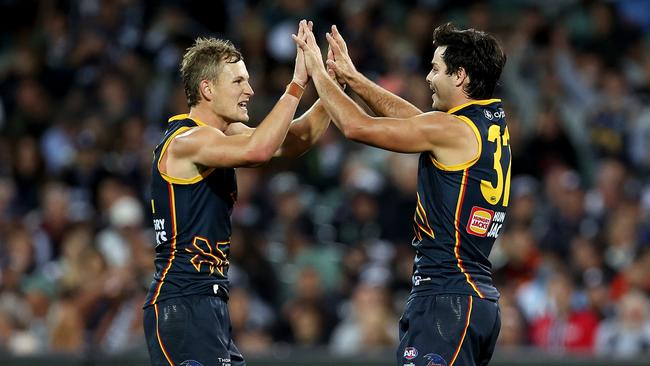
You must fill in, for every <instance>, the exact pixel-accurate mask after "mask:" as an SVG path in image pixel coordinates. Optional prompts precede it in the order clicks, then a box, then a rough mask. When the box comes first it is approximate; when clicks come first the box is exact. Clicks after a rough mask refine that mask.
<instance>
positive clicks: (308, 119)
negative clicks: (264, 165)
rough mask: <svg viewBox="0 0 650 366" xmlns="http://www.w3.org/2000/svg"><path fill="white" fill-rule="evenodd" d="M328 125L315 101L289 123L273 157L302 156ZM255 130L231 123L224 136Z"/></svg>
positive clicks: (327, 120) (321, 104)
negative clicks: (286, 131) (285, 134)
mask: <svg viewBox="0 0 650 366" xmlns="http://www.w3.org/2000/svg"><path fill="white" fill-rule="evenodd" d="M329 123H330V116H329V114H328V113H327V110H325V107H324V106H323V103H322V102H321V101H320V100H317V101H316V103H314V104H313V105H312V106H311V108H309V110H307V112H305V113H303V115H302V116H300V117H298V118H296V119H294V120H293V122H291V125H290V127H289V132H288V133H287V137H286V138H285V139H284V142H283V143H282V145H281V146H280V148H279V149H277V150H276V151H275V153H274V154H273V156H274V157H298V156H300V155H302V154H304V153H305V152H306V151H307V150H309V148H310V147H312V146H313V145H314V144H315V143H316V141H318V139H319V138H320V137H321V136H322V135H323V133H324V132H325V130H327V127H328V126H329ZM255 131H256V128H253V127H248V126H246V125H245V124H243V123H233V124H231V125H230V126H228V129H227V130H226V135H230V136H232V135H249V136H250V135H252V134H253V133H254V132H255Z"/></svg>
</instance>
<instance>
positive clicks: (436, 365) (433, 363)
mask: <svg viewBox="0 0 650 366" xmlns="http://www.w3.org/2000/svg"><path fill="white" fill-rule="evenodd" d="M424 359H425V360H429V363H427V366H447V361H445V359H444V358H442V356H440V355H437V354H435V353H427V354H426V355H424Z"/></svg>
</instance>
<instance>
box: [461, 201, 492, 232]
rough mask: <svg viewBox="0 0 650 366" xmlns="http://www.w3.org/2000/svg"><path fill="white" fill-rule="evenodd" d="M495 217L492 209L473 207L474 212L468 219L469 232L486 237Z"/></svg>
mask: <svg viewBox="0 0 650 366" xmlns="http://www.w3.org/2000/svg"><path fill="white" fill-rule="evenodd" d="M493 217H494V211H492V210H488V209H486V208H482V207H478V206H474V207H472V213H471V214H470V215H469V220H468V221H467V233H468V234H472V235H476V236H481V237H484V236H485V235H487V232H488V229H489V228H490V224H491V223H492V218H493Z"/></svg>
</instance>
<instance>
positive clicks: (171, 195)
mask: <svg viewBox="0 0 650 366" xmlns="http://www.w3.org/2000/svg"><path fill="white" fill-rule="evenodd" d="M167 187H168V188H169V211H170V213H171V216H172V248H171V254H170V256H169V261H168V262H167V266H166V267H165V270H164V271H163V273H162V277H161V278H160V283H158V287H157V288H156V294H155V295H154V297H153V299H151V303H152V304H155V303H156V301H158V295H160V290H161V289H162V285H163V283H164V282H165V276H167V272H169V268H171V266H172V262H173V261H174V257H175V253H176V200H175V198H174V185H173V184H171V183H167Z"/></svg>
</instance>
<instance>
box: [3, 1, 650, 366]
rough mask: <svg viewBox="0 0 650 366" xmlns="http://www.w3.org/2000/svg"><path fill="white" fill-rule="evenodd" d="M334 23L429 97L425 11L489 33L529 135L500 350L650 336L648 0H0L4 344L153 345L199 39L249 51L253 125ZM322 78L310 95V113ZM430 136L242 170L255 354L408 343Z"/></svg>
mask: <svg viewBox="0 0 650 366" xmlns="http://www.w3.org/2000/svg"><path fill="white" fill-rule="evenodd" d="M303 18H306V19H313V20H314V21H315V31H316V34H317V36H318V37H319V41H320V42H321V43H322V44H324V42H325V37H324V33H325V31H327V30H328V27H329V26H330V25H331V24H337V25H338V27H339V29H340V30H341V32H342V34H343V36H344V37H345V38H346V40H347V42H348V47H349V49H350V53H351V56H352V59H353V60H354V61H355V63H356V65H357V68H358V69H359V70H360V71H362V72H363V73H364V74H366V75H367V76H369V77H370V78H372V79H373V80H375V81H376V82H377V83H379V84H380V85H382V86H383V87H384V88H386V89H388V90H390V91H392V92H394V93H397V94H399V95H401V96H403V97H404V98H406V99H408V100H410V101H411V102H413V103H414V104H415V105H417V106H418V107H419V108H421V109H422V110H430V101H431V99H430V98H431V95H430V90H429V89H428V86H427V84H426V82H425V80H424V78H425V76H426V74H427V72H428V71H429V67H430V60H431V57H432V51H433V49H432V45H431V37H432V31H433V28H434V27H435V26H436V25H438V24H441V23H442V22H446V21H453V22H454V23H455V24H457V25H458V26H460V27H463V28H465V27H474V28H477V29H482V30H486V31H488V32H491V33H492V34H494V35H496V36H497V38H498V39H499V40H500V42H501V44H502V45H503V47H504V48H505V50H506V53H507V56H508V62H507V65H506V68H505V70H504V73H503V75H502V82H501V85H500V86H499V88H498V90H497V93H496V96H497V97H499V98H502V99H503V101H504V105H505V107H506V115H507V117H506V118H507V121H508V125H509V131H510V136H511V147H512V153H513V163H512V174H513V175H512V185H511V187H512V188H511V199H510V207H509V212H508V216H507V218H506V226H505V228H504V230H502V234H501V236H500V237H499V239H498V240H497V243H496V244H495V247H494V249H493V253H492V256H491V260H492V263H493V270H494V277H495V281H496V284H497V287H498V288H499V290H500V291H501V294H502V297H501V311H502V322H503V326H502V329H501V335H500V339H499V346H498V348H497V352H502V351H505V350H508V349H517V348H519V347H533V348H535V349H539V350H541V351H545V352H550V353H553V354H557V353H571V354H576V353H579V354H590V355H603V356H614V357H635V356H639V355H641V354H643V353H650V297H649V294H650V225H649V224H650V181H649V180H648V179H647V178H648V176H649V173H650V103H649V101H650V2H647V1H643V0H626V1H623V0H621V1H590V0H555V1H544V2H539V1H532V0H513V1H508V0H492V1H469V0H462V1H461V0H457V1H452V0H408V1H379V0H353V1H336V0H276V1H260V0H257V1H255V0H232V1H226V0H223V1H199V0H192V1H152V0H149V1H136V0H77V1H75V0H68V1H65V0H57V1H48V0H40V1H39V0H8V1H2V2H0V28H1V29H2V32H0V132H1V134H0V353H3V352H4V353H8V354H14V355H43V354H73V355H83V354H89V353H98V352H99V353H105V354H124V353H127V352H133V351H142V352H144V349H145V346H144V337H143V331H142V310H141V308H142V304H143V301H144V296H145V293H146V290H147V287H148V285H149V283H150V281H151V279H152V276H153V268H154V267H153V253H154V249H153V245H154V243H155V240H154V234H153V228H152V223H151V220H150V208H149V207H150V206H149V201H150V199H149V193H148V189H149V177H150V174H151V162H152V150H153V148H154V146H155V145H156V144H157V143H158V141H159V139H160V137H161V136H162V131H163V130H164V128H165V125H166V121H167V118H168V117H170V116H172V115H174V114H179V113H185V112H187V110H188V109H187V106H186V103H185V97H184V94H183V88H182V85H181V83H180V80H179V72H178V64H179V60H180V57H181V56H182V54H183V52H184V50H185V48H187V47H188V46H189V45H191V43H192V41H193V39H194V38H195V37H197V36H199V35H202V36H216V37H221V38H228V39H231V40H232V41H233V42H234V43H235V44H236V45H237V47H238V48H240V49H241V50H242V52H243V54H244V58H245V62H246V64H247V67H248V71H249V73H250V75H251V84H252V86H253V88H254V90H255V96H254V97H253V99H252V102H251V104H249V110H250V114H251V124H252V125H255V124H256V123H257V122H259V121H260V120H261V118H263V116H265V114H266V113H268V111H269V110H270V109H271V107H272V106H273V104H274V103H275V101H276V100H277V98H278V97H279V96H280V95H281V93H282V92H283V90H284V87H285V85H286V84H287V83H288V82H289V80H290V79H291V73H292V69H293V59H294V57H295V46H294V44H293V42H292V40H291V38H290V36H289V35H290V33H291V32H295V30H296V28H297V22H298V21H299V20H300V19H303ZM316 98H317V96H316V95H315V92H314V88H313V86H312V87H308V90H307V92H306V94H305V96H304V97H303V100H302V102H301V107H300V110H301V111H305V110H306V109H307V108H308V107H309V106H310V105H311V103H313V101H315V100H316ZM416 169H417V156H416V155H400V154H394V153H388V152H384V151H381V150H378V149H374V148H369V147H364V146H362V145H359V144H355V143H352V142H349V141H346V140H345V139H344V138H343V137H342V136H341V134H340V133H339V132H338V131H337V130H336V129H335V128H334V126H331V127H330V129H329V130H328V131H327V132H326V134H325V135H324V136H323V138H322V139H321V140H320V141H319V142H318V144H317V146H315V147H314V148H313V149H312V150H311V151H310V152H308V153H307V154H306V155H304V156H302V157H301V158H299V159H297V160H276V161H272V162H271V163H269V164H267V165H266V166H264V167H261V168H255V169H238V171H237V175H238V185H239V198H238V202H237V204H236V207H235V210H234V213H233V218H232V221H233V236H232V240H231V241H232V243H233V245H232V246H231V268H230V277H231V280H232V290H231V298H230V306H231V317H232V325H233V334H234V338H235V342H236V343H237V344H238V346H239V348H240V349H241V350H242V352H243V353H244V354H245V355H253V354H265V353H270V352H273V351H274V350H278V348H277V347H278V346H282V345H287V346H289V347H295V348H304V349H311V348H312V347H322V348H328V349H329V350H331V352H333V353H335V354H340V355H355V354H364V353H367V352H369V351H372V350H376V349H386V348H388V349H393V348H394V346H395V345H396V343H397V335H398V332H397V329H398V328H397V320H398V318H399V316H400V314H401V311H402V308H403V306H404V303H405V301H406V298H407V296H408V292H409V289H410V275H411V269H412V261H413V256H414V252H413V249H412V248H411V247H410V241H411V238H412V237H413V233H412V231H411V230H412V229H411V227H412V226H411V219H412V216H413V212H414V211H413V210H414V208H415V189H416V175H415V173H416Z"/></svg>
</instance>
